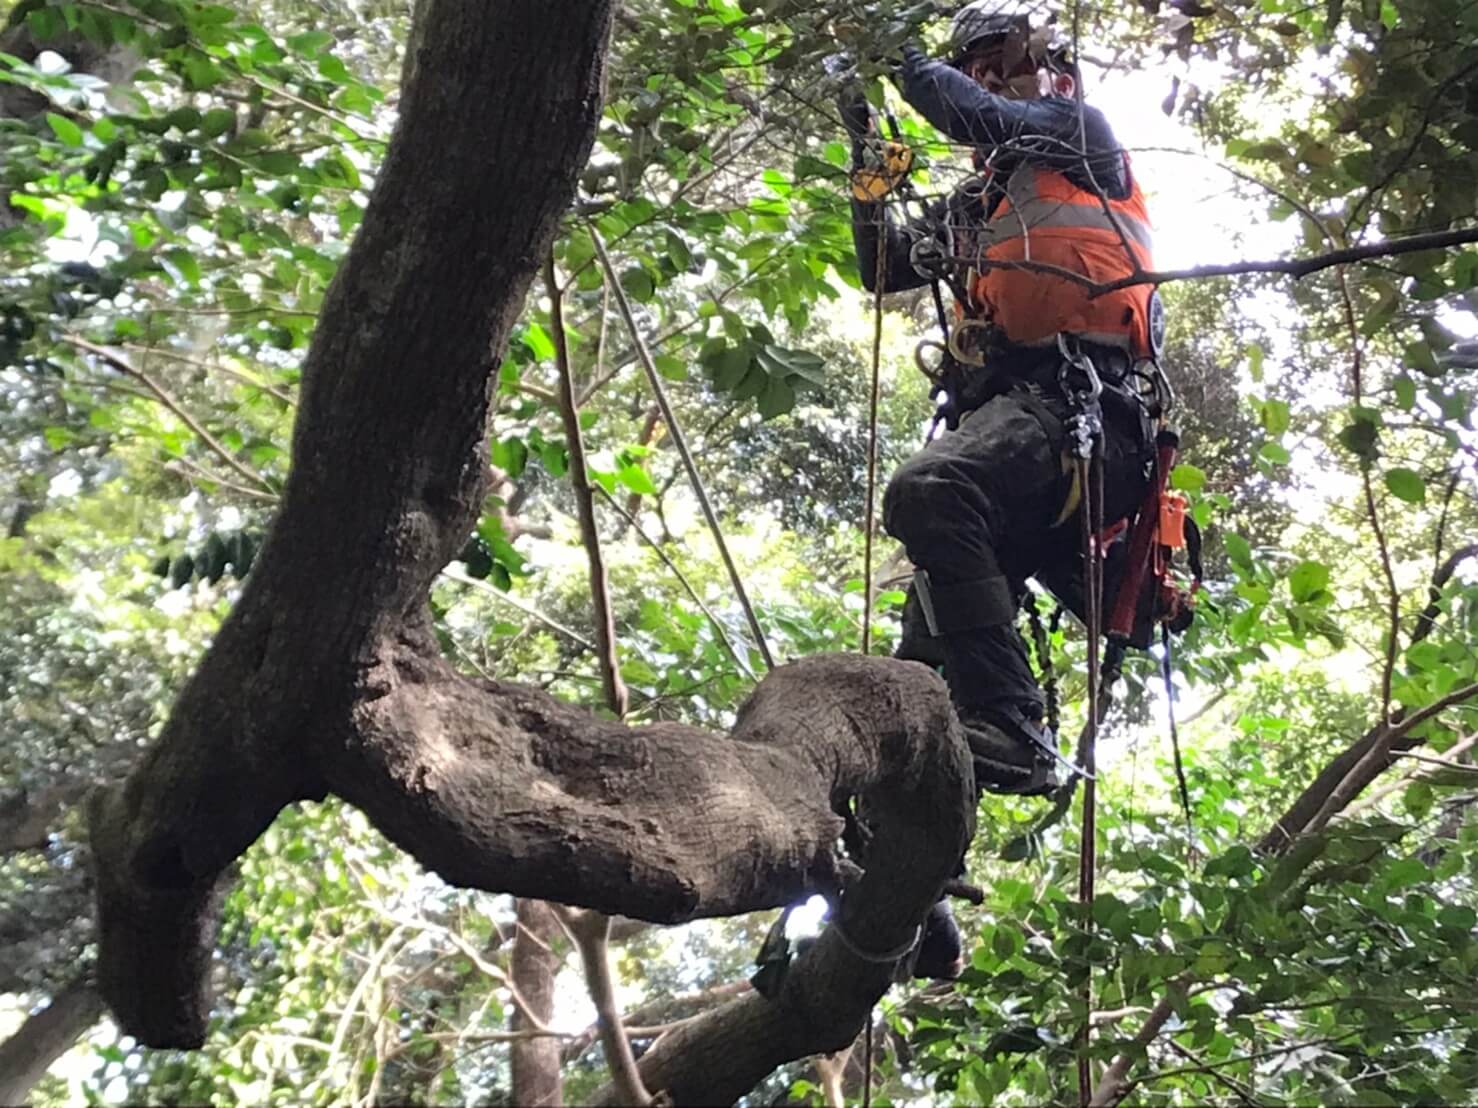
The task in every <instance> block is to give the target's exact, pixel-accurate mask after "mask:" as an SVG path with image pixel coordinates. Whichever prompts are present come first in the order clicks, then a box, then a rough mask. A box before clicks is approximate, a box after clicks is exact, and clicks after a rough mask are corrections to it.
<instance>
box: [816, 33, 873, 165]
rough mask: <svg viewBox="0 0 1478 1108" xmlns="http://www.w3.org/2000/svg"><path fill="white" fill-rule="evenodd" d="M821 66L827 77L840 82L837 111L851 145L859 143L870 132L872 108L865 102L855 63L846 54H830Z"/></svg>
mask: <svg viewBox="0 0 1478 1108" xmlns="http://www.w3.org/2000/svg"><path fill="white" fill-rule="evenodd" d="M821 65H822V68H823V69H825V70H826V72H827V75H828V76H831V77H834V78H837V79H839V80H840V81H841V86H840V87H839V88H838V89H837V94H836V106H837V111H838V112H839V113H840V114H841V117H842V126H843V127H845V128H846V129H847V134H849V135H851V136H852V141H853V143H854V144H855V143H857V142H860V141H861V140H862V139H863V138H865V137H866V136H867V134H868V132H870V131H871V130H872V106H871V105H870V104H869V103H868V102H867V91H866V89H865V88H864V86H863V84H862V81H861V79H859V78H858V76H857V66H856V63H855V62H853V60H852V58H851V56H850V55H848V54H832V55H831V56H830V57H827V58H824V59H823V60H822V62H821Z"/></svg>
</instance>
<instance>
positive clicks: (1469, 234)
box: [969, 228, 1478, 299]
mask: <svg viewBox="0 0 1478 1108" xmlns="http://www.w3.org/2000/svg"><path fill="white" fill-rule="evenodd" d="M1470 242H1478V228H1465V229H1463V230H1456V231H1433V232H1431V233H1429V234H1424V235H1410V236H1408V237H1406V238H1399V239H1387V240H1386V241H1384V242H1376V243H1367V244H1365V245H1363V246H1350V247H1346V248H1345V249H1343V250H1331V251H1329V252H1328V253H1324V254H1315V255H1313V256H1312V257H1308V258H1275V259H1271V260H1268V261H1257V262H1228V263H1223V264H1220V265H1198V266H1191V267H1190V268H1188V269H1169V270H1145V271H1144V272H1141V273H1132V274H1130V275H1129V276H1127V277H1120V278H1117V279H1116V280H1113V281H1095V280H1093V279H1092V278H1091V277H1085V276H1084V275H1083V274H1081V273H1079V272H1077V271H1076V270H1072V269H1068V268H1066V267H1065V266H1058V265H1052V264H1050V263H1048V262H1033V261H1012V260H1006V259H991V258H974V257H972V258H970V259H969V260H970V262H971V263H972V264H973V265H974V266H975V267H976V268H977V269H1013V270H1022V271H1024V272H1027V273H1046V274H1050V275H1051V276H1053V277H1061V278H1062V279H1063V280H1064V281H1071V282H1072V283H1073V284H1075V285H1079V286H1081V287H1082V288H1084V289H1086V290H1087V293H1088V296H1089V298H1090V299H1095V298H1097V297H1100V296H1106V295H1107V294H1109V293H1111V292H1117V291H1118V290H1120V289H1126V288H1130V287H1132V286H1134V285H1165V284H1169V283H1170V282H1172V281H1195V280H1201V279H1204V278H1207V277H1231V276H1236V275H1238V274H1252V273H1279V274H1283V275H1284V276H1288V277H1292V278H1294V279H1295V280H1297V279H1300V278H1303V277H1307V276H1308V275H1309V274H1311V273H1317V272H1319V271H1320V270H1324V269H1330V268H1332V267H1334V266H1337V265H1347V264H1349V263H1350V262H1359V261H1366V260H1368V259H1371V258H1390V257H1395V256H1397V255H1400V254H1412V253H1416V252H1418V251H1421V250H1441V249H1443V248H1445V247H1449V246H1462V245H1465V244H1467V243H1470Z"/></svg>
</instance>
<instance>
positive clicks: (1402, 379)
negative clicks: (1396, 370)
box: [1391, 373, 1416, 412]
mask: <svg viewBox="0 0 1478 1108" xmlns="http://www.w3.org/2000/svg"><path fill="white" fill-rule="evenodd" d="M1391 387H1392V388H1393V389H1394V390H1395V393H1396V406H1397V407H1398V408H1400V409H1401V410H1402V411H1403V412H1409V411H1411V409H1412V408H1414V407H1415V406H1416V382H1415V381H1413V380H1412V379H1411V378H1410V377H1408V376H1407V375H1406V374H1404V373H1402V374H1400V375H1399V376H1397V377H1396V378H1395V379H1394V380H1393V381H1392V382H1391Z"/></svg>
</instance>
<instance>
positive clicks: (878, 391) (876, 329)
mask: <svg viewBox="0 0 1478 1108" xmlns="http://www.w3.org/2000/svg"><path fill="white" fill-rule="evenodd" d="M887 247H888V218H887V211H886V209H885V208H884V207H883V205H882V204H878V237H877V248H876V249H877V260H876V264H874V266H873V286H872V288H873V296H872V395H871V397H870V400H869V405H868V419H867V508H866V512H865V517H864V519H863V522H862V653H864V654H867V653H869V652H870V650H871V647H872V530H873V516H874V514H875V513H876V511H877V495H878V407H879V402H880V397H881V395H882V359H883V279H884V277H885V276H886V273H887V264H886V263H887V254H886V253H885V251H886V250H887Z"/></svg>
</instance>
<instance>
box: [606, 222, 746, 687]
mask: <svg viewBox="0 0 1478 1108" xmlns="http://www.w3.org/2000/svg"><path fill="white" fill-rule="evenodd" d="M586 228H587V230H589V232H590V240H591V242H593V243H594V244H595V253H596V256H597V257H598V258H600V265H601V269H603V270H604V271H605V275H606V286H607V287H608V288H610V289H611V290H612V291H613V292H614V293H615V294H616V307H618V308H619V309H620V310H621V319H622V321H623V322H624V323H625V324H626V330H627V332H628V333H629V334H630V335H631V344H632V346H633V347H635V348H636V356H637V358H638V360H640V362H641V364H642V369H644V370H645V371H646V374H647V381H648V382H650V384H651V386H652V393H653V395H654V396H655V397H656V399H657V407H659V408H660V409H661V410H662V419H663V420H664V421H665V422H666V424H667V430H668V431H669V432H670V433H671V434H672V445H673V446H674V447H676V448H677V453H678V457H679V458H681V459H682V463H683V468H684V469H685V470H687V473H688V481H689V483H690V484H691V485H692V487H693V495H694V496H695V497H696V498H697V500H698V507H699V508H701V509H702V511H703V518H704V519H705V520H707V521H708V529H709V531H710V532H712V534H713V541H714V543H715V544H716V545H717V546H718V552H719V556H720V557H721V558H722V559H723V561H724V568H725V569H726V570H728V572H729V582H730V583H731V584H732V585H733V586H734V595H735V596H736V597H737V598H738V600H739V606H740V607H741V608H743V609H744V618H745V620H746V621H748V623H749V633H750V634H751V635H752V636H754V645H755V647H756V649H758V650H759V652H760V657H761V658H763V659H764V662H765V668H766V669H774V668H775V659H774V657H773V656H772V655H771V654H770V645H769V643H767V642H766V641H765V633H764V631H763V630H761V629H760V621H759V619H758V617H757V616H756V615H755V614H754V605H752V604H750V602H749V594H748V593H747V592H746V591H745V589H744V581H743V579H742V578H740V576H739V567H738V566H736V565H735V564H734V558H733V555H731V554H730V553H729V544H728V543H727V542H725V541H724V532H723V529H722V528H721V527H720V526H719V522H718V515H717V514H716V513H715V512H714V510H713V504H712V502H710V501H709V499H708V490H707V489H706V488H705V487H704V485H703V478H702V477H701V476H700V475H699V473H698V466H697V465H696V464H695V463H694V461H693V454H692V452H691V451H690V450H689V449H688V441H687V437H686V436H685V435H684V434H683V430H682V427H681V426H680V425H679V424H678V422H677V418H676V417H675V416H674V415H673V413H672V405H671V404H669V403H668V402H667V390H666V389H664V388H663V387H662V375H661V374H659V373H658V372H657V366H656V363H654V362H653V361H652V352H651V351H650V350H648V349H647V344H646V341H645V340H644V339H643V338H642V337H641V330H640V329H639V328H638V327H637V325H636V317H635V316H634V315H632V312H631V301H630V300H628V299H627V298H626V290H625V289H624V288H623V287H622V286H621V282H620V280H619V279H618V278H617V276H616V269H615V267H614V266H613V265H611V257H610V255H609V254H607V253H606V244H605V242H604V241H603V240H602V239H601V237H600V232H599V231H597V230H596V229H595V225H594V224H587V225H586Z"/></svg>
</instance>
